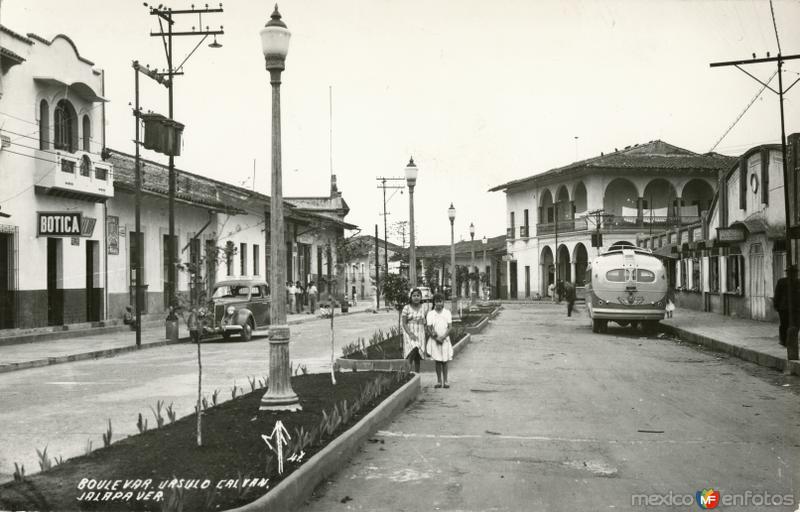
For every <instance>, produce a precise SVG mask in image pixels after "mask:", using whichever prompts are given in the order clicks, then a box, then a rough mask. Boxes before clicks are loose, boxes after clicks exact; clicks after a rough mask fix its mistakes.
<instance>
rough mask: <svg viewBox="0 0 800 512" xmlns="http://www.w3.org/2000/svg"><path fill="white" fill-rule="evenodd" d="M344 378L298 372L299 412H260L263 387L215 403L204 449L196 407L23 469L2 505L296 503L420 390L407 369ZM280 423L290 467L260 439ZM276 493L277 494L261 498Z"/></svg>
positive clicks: (0, 493) (207, 417) (206, 419)
mask: <svg viewBox="0 0 800 512" xmlns="http://www.w3.org/2000/svg"><path fill="white" fill-rule="evenodd" d="M336 380H337V384H336V385H335V386H334V385H332V384H331V381H330V375H329V374H314V375H302V376H298V377H294V378H293V379H292V387H293V389H294V390H295V392H296V393H297V394H298V396H299V397H300V403H301V405H302V407H303V410H302V411H300V412H294V413H288V412H259V411H258V407H259V403H260V400H261V397H262V395H263V394H264V392H265V390H264V389H257V390H255V391H253V392H251V393H249V394H246V395H244V396H239V397H237V398H235V399H231V400H229V401H227V402H224V403H222V404H220V405H217V406H215V407H209V408H208V409H207V410H205V411H204V413H203V446H202V447H198V446H197V445H196V433H195V427H196V417H195V415H194V414H191V415H189V416H187V417H184V418H181V419H179V420H177V421H175V422H174V423H172V424H168V425H165V426H164V427H162V428H158V429H152V430H148V431H146V432H144V433H143V434H140V435H136V436H132V437H128V438H126V439H123V440H121V441H118V442H113V444H111V445H110V446H109V447H108V448H103V449H99V450H95V451H93V452H91V453H90V454H88V455H84V456H81V457H76V458H74V459H70V460H68V461H65V462H63V463H60V464H58V465H57V466H55V467H54V468H53V469H50V470H47V471H43V472H42V473H39V474H35V475H32V476H24V477H22V478H21V479H19V480H18V481H14V482H9V483H7V484H4V485H2V486H0V510H112V511H116V510H125V511H128V510H181V509H182V510H187V511H188V510H191V511H198V512H200V511H204V510H226V509H231V508H234V507H242V506H245V505H248V504H250V503H253V502H254V501H258V502H259V503H267V505H255V504H253V505H251V506H250V507H247V508H245V510H288V509H289V508H290V507H293V506H296V505H297V504H298V503H300V502H301V501H302V500H303V499H305V498H306V497H307V496H308V495H309V494H310V491H311V490H312V489H313V488H314V486H315V485H317V484H318V483H319V481H320V480H321V479H322V478H325V477H326V476H328V475H330V474H331V473H332V472H333V471H335V470H336V468H337V467H340V466H341V462H342V458H343V457H346V456H349V455H350V454H352V453H353V451H354V450H355V449H357V447H358V445H359V444H360V443H361V442H362V441H363V440H364V438H365V437H366V436H369V435H371V434H372V433H373V432H374V431H375V430H376V429H377V428H379V427H380V426H381V424H382V423H383V422H384V421H388V419H390V418H391V417H392V416H393V415H394V414H396V413H397V412H399V411H400V410H402V408H403V407H405V406H406V405H407V404H408V403H409V402H410V401H413V400H414V399H415V398H416V395H417V393H418V391H419V376H411V375H409V374H408V373H405V372H403V373H395V374H388V373H385V372H359V373H352V372H347V373H338V374H337V375H336ZM376 411H377V412H376ZM150 419H151V420H152V418H150ZM134 421H135V418H131V422H134ZM278 421H280V422H282V424H283V426H284V427H285V432H286V434H285V435H286V437H287V439H286V442H285V443H283V445H282V446H283V448H282V450H283V452H282V454H283V457H282V460H283V472H282V473H280V472H279V469H278V468H279V461H278V458H277V455H276V453H275V452H273V451H271V450H270V449H269V447H268V446H267V444H266V443H265V442H264V440H263V439H262V435H267V436H269V435H272V436H273V437H272V438H271V439H272V445H273V446H276V439H277V436H276V435H275V433H276V431H277V428H278ZM112 441H113V439H112ZM331 453H332V454H333V455H331ZM318 455H321V456H319V457H318ZM332 460H334V461H336V463H335V464H332V463H331V461H332ZM296 472H298V473H299V474H298V476H295V477H294V478H292V475H294V474H295V473H296ZM290 478H291V480H290ZM284 482H286V483H285V484H284ZM273 492H275V495H274V496H275V497H274V498H266V499H265V500H261V499H260V498H261V497H262V496H267V497H269V496H270V494H272V493H273ZM271 500H272V501H271ZM251 507H254V508H251Z"/></svg>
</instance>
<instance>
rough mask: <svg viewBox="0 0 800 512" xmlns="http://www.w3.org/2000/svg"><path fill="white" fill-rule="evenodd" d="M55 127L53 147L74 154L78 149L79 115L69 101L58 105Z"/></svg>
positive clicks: (63, 101) (55, 112)
mask: <svg viewBox="0 0 800 512" xmlns="http://www.w3.org/2000/svg"><path fill="white" fill-rule="evenodd" d="M53 125H54V126H53V134H54V136H53V147H54V148H55V149H63V150H65V151H69V152H70V153H74V152H75V150H76V149H77V147H78V114H77V112H75V107H73V106H72V103H70V101H69V100H66V99H63V100H60V101H59V102H58V103H57V104H56V108H55V111H54V112H53Z"/></svg>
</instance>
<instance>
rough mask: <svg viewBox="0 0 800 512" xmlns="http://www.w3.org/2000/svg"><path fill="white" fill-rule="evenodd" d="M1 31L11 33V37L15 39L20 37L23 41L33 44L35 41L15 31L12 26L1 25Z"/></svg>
mask: <svg viewBox="0 0 800 512" xmlns="http://www.w3.org/2000/svg"><path fill="white" fill-rule="evenodd" d="M0 31H2V32H5V33H6V34H8V35H10V36H11V37H13V38H15V39H19V40H20V41H22V42H23V43H28V44H33V41H31V40H30V39H28V38H27V37H25V36H23V35H22V34H18V33H17V32H14V31H13V30H11V29H10V28H8V27H6V26H5V25H0Z"/></svg>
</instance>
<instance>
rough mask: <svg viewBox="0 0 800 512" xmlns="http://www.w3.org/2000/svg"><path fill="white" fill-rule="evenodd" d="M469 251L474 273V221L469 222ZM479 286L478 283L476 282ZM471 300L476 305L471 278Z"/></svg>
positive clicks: (471, 268) (471, 270)
mask: <svg viewBox="0 0 800 512" xmlns="http://www.w3.org/2000/svg"><path fill="white" fill-rule="evenodd" d="M469 239H470V242H469V252H470V254H471V258H472V261H471V262H470V269H469V273H470V274H472V273H473V272H475V224H473V223H472V222H470V223H469ZM476 287H477V283H476ZM469 300H470V304H471V305H473V306H474V305H475V289H474V288H473V286H472V279H471V278H470V279H469Z"/></svg>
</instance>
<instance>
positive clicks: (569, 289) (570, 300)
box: [564, 281, 575, 316]
mask: <svg viewBox="0 0 800 512" xmlns="http://www.w3.org/2000/svg"><path fill="white" fill-rule="evenodd" d="M564 299H566V301H567V316H572V309H573V308H574V307H575V285H574V284H572V282H570V281H567V282H566V283H564Z"/></svg>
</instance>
